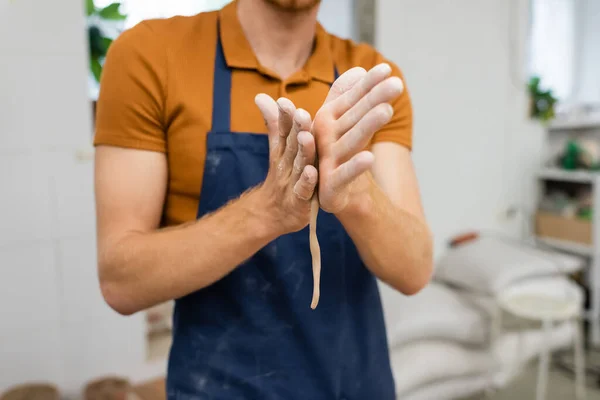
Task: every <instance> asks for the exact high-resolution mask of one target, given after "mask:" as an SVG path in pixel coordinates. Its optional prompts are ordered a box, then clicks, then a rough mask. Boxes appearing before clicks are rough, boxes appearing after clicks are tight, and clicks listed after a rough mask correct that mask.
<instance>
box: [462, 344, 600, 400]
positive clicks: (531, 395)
mask: <svg viewBox="0 0 600 400" xmlns="http://www.w3.org/2000/svg"><path fill="white" fill-rule="evenodd" d="M591 363H594V364H595V365H600V353H597V352H594V353H593V354H588V364H591ZM598 376H600V375H598ZM597 379H598V378H595V379H594V376H593V375H588V376H587V377H586V381H587V387H588V389H587V393H586V394H587V397H586V400H600V386H598V384H597V382H596V381H597ZM536 382H537V364H535V363H534V364H532V365H531V366H530V367H529V368H527V369H526V370H525V371H524V372H523V374H522V375H521V376H520V377H519V378H518V379H517V380H516V381H515V382H513V383H512V384H511V385H510V387H508V388H506V389H504V390H502V391H501V392H498V393H496V394H493V395H491V396H489V397H488V396H484V395H482V396H475V397H472V398H470V399H465V400H534V399H535V389H536ZM573 382H574V381H573V379H572V377H571V375H569V373H568V372H564V371H562V370H560V369H559V368H557V367H553V369H552V371H551V373H550V379H549V385H548V397H547V398H546V400H573V399H575V386H574V384H573Z"/></svg>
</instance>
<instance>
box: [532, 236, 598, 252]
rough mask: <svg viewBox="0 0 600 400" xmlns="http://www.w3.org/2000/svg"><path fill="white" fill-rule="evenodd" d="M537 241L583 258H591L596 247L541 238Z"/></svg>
mask: <svg viewBox="0 0 600 400" xmlns="http://www.w3.org/2000/svg"><path fill="white" fill-rule="evenodd" d="M536 240H537V241H538V243H541V244H545V245H546V246H548V247H552V248H553V249H556V250H562V251H566V252H567V253H572V254H578V255H581V256H591V255H592V254H593V253H594V247H593V246H592V245H587V244H582V243H575V242H568V241H566V240H558V239H551V238H546V237H541V236H537V237H536Z"/></svg>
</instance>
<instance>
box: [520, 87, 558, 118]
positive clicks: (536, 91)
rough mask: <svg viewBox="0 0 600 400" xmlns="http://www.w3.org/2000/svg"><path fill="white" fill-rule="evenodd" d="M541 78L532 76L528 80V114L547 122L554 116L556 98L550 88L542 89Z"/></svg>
mask: <svg viewBox="0 0 600 400" xmlns="http://www.w3.org/2000/svg"><path fill="white" fill-rule="evenodd" d="M540 83H541V78H540V77H539V76H533V77H531V79H530V80H529V84H528V85H527V86H528V90H529V104H530V105H529V107H530V109H529V115H530V117H531V118H534V119H539V120H540V121H542V122H549V121H550V120H552V119H553V118H554V116H555V111H554V106H555V105H556V102H557V101H558V99H557V98H556V97H554V94H553V93H552V90H542V89H541V87H540Z"/></svg>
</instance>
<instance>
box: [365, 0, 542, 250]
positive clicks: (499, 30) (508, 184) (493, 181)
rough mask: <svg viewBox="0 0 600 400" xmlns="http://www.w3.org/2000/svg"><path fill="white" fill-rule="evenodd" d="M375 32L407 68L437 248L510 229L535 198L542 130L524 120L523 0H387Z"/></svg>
mask: <svg viewBox="0 0 600 400" xmlns="http://www.w3.org/2000/svg"><path fill="white" fill-rule="evenodd" d="M377 16H378V22H377V24H376V27H377V32H376V38H377V42H378V48H379V50H381V51H382V52H383V54H384V55H386V56H387V57H389V58H390V59H391V60H392V61H394V62H396V63H397V64H398V65H399V66H400V67H401V69H403V71H404V73H405V75H406V80H407V86H408V87H409V89H410V91H411V95H412V98H413V102H414V110H415V138H414V160H415V164H416V168H417V174H418V176H419V180H420V183H421V189H422V194H423V197H424V203H425V210H426V212H427V216H428V219H429V221H430V223H431V226H432V229H433V232H434V234H435V239H436V254H437V255H439V254H440V253H441V251H442V250H443V248H444V246H445V245H446V240H447V239H448V238H449V237H451V236H452V235H454V234H456V233H457V232H460V231H463V230H466V229H472V228H475V229H484V230H488V229H490V230H501V231H505V232H508V233H513V232H514V231H516V230H518V228H517V227H516V226H514V225H513V224H514V222H513V223H510V224H509V223H506V222H503V221H502V220H501V219H500V217H499V216H500V214H501V213H502V212H503V211H504V210H506V208H507V207H509V206H512V205H517V206H523V205H528V206H529V205H530V204H529V203H530V202H531V201H532V179H533V171H534V170H535V169H536V168H537V166H538V163H539V157H540V148H541V141H542V137H543V135H542V130H541V129H540V127H539V126H538V125H537V124H535V123H531V122H529V121H527V119H526V113H527V97H526V95H525V92H524V83H523V82H524V81H525V78H524V76H523V71H524V66H525V44H526V32H527V21H528V1H527V0H485V1H482V0H382V1H379V3H378V9H377Z"/></svg>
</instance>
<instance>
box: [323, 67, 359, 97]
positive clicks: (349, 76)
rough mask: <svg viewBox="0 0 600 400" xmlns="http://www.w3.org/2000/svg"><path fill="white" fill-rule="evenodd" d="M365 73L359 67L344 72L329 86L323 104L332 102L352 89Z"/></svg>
mask: <svg viewBox="0 0 600 400" xmlns="http://www.w3.org/2000/svg"><path fill="white" fill-rule="evenodd" d="M366 74H367V71H365V69H364V68H361V67H355V68H351V69H349V70H348V71H346V72H344V73H343V74H342V75H341V76H340V77H339V78H337V79H336V80H335V82H333V85H331V89H329V94H328V95H327V98H326V99H325V104H327V103H329V102H330V101H333V100H335V99H337V98H338V97H340V96H341V95H343V94H344V93H346V92H347V91H348V90H350V89H352V88H353V87H354V85H356V83H357V82H359V81H360V80H361V79H363V78H364V77H365V75H366Z"/></svg>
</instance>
